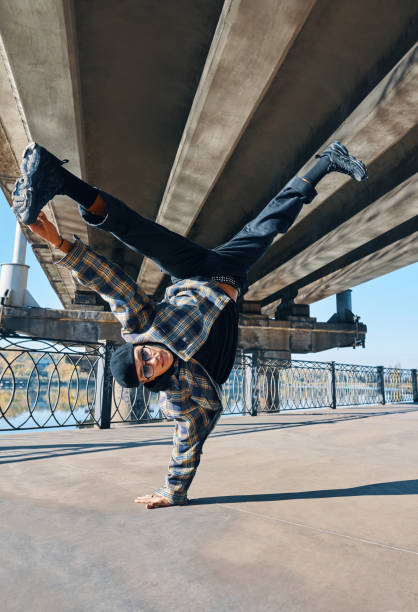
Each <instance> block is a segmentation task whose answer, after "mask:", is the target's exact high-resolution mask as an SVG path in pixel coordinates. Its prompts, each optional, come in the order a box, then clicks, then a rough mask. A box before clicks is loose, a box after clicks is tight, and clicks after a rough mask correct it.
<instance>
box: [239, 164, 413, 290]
mask: <svg viewBox="0 0 418 612" xmlns="http://www.w3.org/2000/svg"><path fill="white" fill-rule="evenodd" d="M417 215H418V173H417V174H414V175H413V176H412V177H410V178H409V179H407V180H406V181H404V182H403V183H402V184H401V185H399V186H398V187H396V188H395V189H393V190H392V191H390V192H389V193H387V194H385V195H384V196H383V197H381V198H379V199H378V200H377V201H376V202H374V203H373V204H371V205H370V206H368V207H367V208H366V209H364V210H362V211H361V212H359V213H357V214H356V215H354V216H353V217H350V219H348V220H347V221H346V222H345V223H342V224H341V225H340V226H338V227H337V228H335V229H334V230H332V231H331V232H329V233H328V234H326V235H325V236H323V237H322V238H320V239H319V240H317V241H316V242H315V243H314V244H313V245H312V246H311V247H309V248H307V249H305V250H304V251H302V252H301V253H300V254H298V255H296V256H295V257H294V258H293V259H291V260H290V261H289V262H286V263H285V264H283V265H282V266H280V267H279V268H278V269H277V270H275V271H274V272H272V273H270V274H268V275H266V277H265V278H263V279H262V281H260V283H256V284H255V285H254V286H252V287H251V289H250V291H249V294H250V295H251V296H252V299H254V295H256V285H257V287H259V286H261V284H262V286H263V287H266V290H267V291H266V296H265V300H267V299H269V297H270V296H271V289H270V290H268V289H267V286H266V285H267V279H270V282H274V281H275V284H276V285H277V278H278V276H280V282H281V284H282V286H283V287H289V286H290V285H293V284H296V285H298V284H300V285H301V286H303V283H304V280H303V279H304V278H307V279H309V277H310V276H312V275H313V274H315V273H316V272H318V274H320V273H321V270H322V269H323V268H325V267H326V266H327V265H330V266H332V265H333V263H334V261H335V263H336V265H340V262H341V260H343V259H344V257H346V258H349V257H350V253H352V252H353V253H354V251H355V250H358V249H359V248H361V247H363V250H364V249H366V247H367V244H369V243H370V245H371V247H370V248H372V249H373V250H376V249H377V250H378V249H379V246H378V245H379V238H381V239H382V241H383V236H384V235H385V234H386V233H392V234H394V237H393V239H392V241H393V242H395V241H396V238H397V236H396V233H395V232H391V230H393V227H394V223H396V227H398V226H401V225H403V224H405V225H408V226H409V225H410V224H409V223H408V222H409V221H410V220H411V219H413V218H414V217H416V216H417ZM412 226H413V224H412ZM381 246H384V245H383V244H382V245H381ZM368 254H369V253H367V251H366V253H365V255H368ZM356 280H358V279H356ZM347 281H348V278H347ZM308 282H309V281H308ZM305 284H306V283H305ZM346 289H350V286H347V287H346Z"/></svg>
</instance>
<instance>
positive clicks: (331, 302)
mask: <svg viewBox="0 0 418 612" xmlns="http://www.w3.org/2000/svg"><path fill="white" fill-rule="evenodd" d="M0 228H1V230H0V231H1V239H0V263H9V262H11V260H12V255H13V243H14V234H15V228H16V223H15V218H14V215H13V214H12V212H11V210H10V207H9V204H8V203H7V201H6V198H5V197H4V195H3V193H2V191H1V190H0ZM26 263H27V264H28V265H29V266H30V268H29V275H28V289H29V291H30V292H31V294H32V295H33V297H34V298H35V300H36V301H37V302H38V303H39V305H40V306H42V307H44V308H62V305H61V302H60V301H59V299H58V297H57V295H56V293H55V292H54V291H53V289H52V287H51V286H50V284H49V281H48V279H47V277H46V276H45V274H44V272H43V270H42V268H41V266H40V265H39V263H38V261H37V259H36V257H35V256H34V254H33V252H32V249H31V247H30V246H29V245H28V248H27V255H26ZM351 299H352V309H353V312H354V314H356V315H359V316H360V321H361V322H362V323H365V324H366V325H367V335H366V348H364V349H363V348H356V349H354V350H353V349H352V348H340V349H332V350H329V351H322V352H320V353H309V354H306V355H299V354H294V355H293V358H294V359H308V360H309V361H337V362H339V363H358V364H364V365H383V366H386V367H393V366H396V367H402V368H418V263H415V264H412V265H410V266H407V267H405V268H402V269H400V270H397V271H395V272H391V273H390V274H386V275H384V276H381V277H379V278H376V279H374V280H372V281H369V282H367V283H364V284H362V285H358V286H357V287H354V288H353V292H352V295H351ZM335 311H336V300H335V296H331V297H328V298H326V299H324V300H321V301H320V302H316V303H314V304H312V305H311V312H310V314H311V316H312V317H316V318H317V320H318V321H327V320H328V319H329V318H330V317H331V316H332V315H333V314H334V312H335Z"/></svg>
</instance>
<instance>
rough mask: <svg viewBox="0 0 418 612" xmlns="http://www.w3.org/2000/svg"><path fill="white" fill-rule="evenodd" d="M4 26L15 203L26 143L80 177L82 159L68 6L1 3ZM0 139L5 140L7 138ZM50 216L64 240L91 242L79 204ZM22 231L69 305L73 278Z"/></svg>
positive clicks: (58, 203) (47, 0)
mask: <svg viewBox="0 0 418 612" xmlns="http://www.w3.org/2000/svg"><path fill="white" fill-rule="evenodd" d="M0 22H1V24H2V45H3V47H2V67H1V71H2V73H1V75H0V82H1V90H0V95H1V102H2V104H1V105H0V108H1V111H0V112H1V115H0V118H1V122H2V123H3V125H4V126H5V130H7V139H8V142H9V150H8V154H7V156H5V157H6V158H8V159H9V162H8V165H9V166H10V167H13V174H12V176H11V181H9V183H8V184H7V190H6V197H7V198H8V200H9V202H10V203H11V189H12V186H13V183H14V179H15V178H16V177H17V176H18V175H19V164H20V159H21V154H22V151H23V149H24V147H25V146H26V144H27V143H28V142H30V141H31V140H36V141H38V142H40V143H41V144H43V145H44V146H46V147H47V148H49V149H50V150H51V151H53V152H54V153H56V154H57V155H58V156H59V157H62V158H64V157H68V158H69V159H70V163H69V166H68V167H69V169H70V170H71V171H73V172H75V173H76V174H78V175H79V174H80V156H79V148H78V137H77V121H76V116H75V108H74V96H73V82H72V78H71V70H70V58H69V53H68V39H67V32H66V25H65V15H64V3H61V2H56V1H55V0H43V1H42V2H41V3H39V2H38V3H34V2H31V1H30V0H16V1H15V2H2V3H0ZM5 76H7V78H5ZM1 141H2V142H4V136H1ZM9 174H10V171H9ZM46 213H47V215H48V217H49V218H50V219H51V220H52V221H54V222H55V223H56V224H57V225H58V227H59V230H60V233H61V234H62V235H63V236H65V237H66V238H71V236H72V234H73V232H75V231H76V232H77V234H78V235H79V236H80V237H81V238H83V239H84V240H86V241H87V240H88V236H87V231H86V228H85V226H84V224H82V223H80V221H79V217H78V213H77V209H76V206H75V205H74V204H73V203H70V202H69V201H68V199H67V198H64V197H56V198H54V201H53V202H51V203H50V204H49V206H48V207H47V208H46ZM24 233H25V235H26V237H27V238H28V239H29V241H30V242H32V243H33V245H34V252H35V255H36V257H37V258H38V260H39V262H40V263H41V265H42V267H43V268H44V270H45V273H46V275H47V276H48V278H49V280H50V282H51V285H52V286H53V288H54V289H55V290H56V291H57V293H58V294H59V296H60V299H61V300H62V302H63V304H64V305H65V306H68V305H69V304H70V303H71V297H72V296H73V294H74V282H73V280H72V277H71V274H70V273H69V272H68V271H66V270H57V269H56V266H55V265H54V260H55V258H56V254H55V253H54V252H53V250H51V249H50V248H49V247H48V245H46V243H45V242H44V241H43V240H41V239H39V238H37V237H35V236H33V235H32V234H31V232H30V231H29V230H27V229H26V228H25V229H24Z"/></svg>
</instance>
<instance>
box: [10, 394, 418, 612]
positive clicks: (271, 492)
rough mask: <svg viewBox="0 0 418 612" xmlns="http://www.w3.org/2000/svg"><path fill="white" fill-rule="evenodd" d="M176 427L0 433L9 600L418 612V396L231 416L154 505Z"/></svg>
mask: <svg viewBox="0 0 418 612" xmlns="http://www.w3.org/2000/svg"><path fill="white" fill-rule="evenodd" d="M171 428H172V426H171V425H170V424H166V423H162V424H156V425H144V426H130V427H129V426H125V427H117V428H114V429H112V430H110V431H98V430H86V431H58V432H39V433H25V434H8V435H3V436H1V437H0V445H1V448H0V462H1V463H2V465H1V466H0V489H1V491H0V493H1V502H0V511H1V516H0V547H1V550H0V552H1V559H2V563H1V567H0V590H1V609H2V611H4V612H12V611H13V612H14V611H19V612H20V611H23V610H25V611H30V612H37V611H39V612H49V611H51V612H52V611H54V612H55V611H56V610H59V611H60V612H66V611H74V610H75V611H80V612H81V611H83V612H84V611H86V610H92V611H94V612H99V611H109V612H110V611H112V612H125V611H135V612H136V611H149V610H179V611H182V612H183V611H189V610H190V611H191V610H193V611H194V610H199V611H200V610H203V611H209V610H210V611H213V610H215V611H218V610H234V611H235V610H242V611H245V612H248V611H250V612H252V611H261V610H263V611H266V610H280V611H283V610H286V611H287V610H291V611H293V610H295V611H296V610H297V611H305V610H306V611H308V612H316V611H318V612H327V611H330V612H331V611H332V612H344V611H356V612H359V611H360V612H367V611H376V612H382V611H385V612H395V611H396V612H400V611H410V612H416V610H418V444H417V438H418V406H412V405H398V406H385V407H382V406H380V407H364V408H354V409H353V408H341V409H338V410H337V411H330V410H327V411H321V412H319V411H316V412H314V411H312V412H309V413H294V414H289V413H286V414H281V415H275V416H265V415H260V416H258V417H256V418H251V417H234V418H227V417H225V418H224V419H222V420H221V421H220V423H219V425H218V427H217V429H216V430H215V432H214V434H213V435H212V436H211V437H210V438H209V440H208V442H207V444H206V446H205V452H204V455H203V458H202V463H201V466H200V468H199V471H198V474H197V477H196V479H195V482H194V483H193V485H192V488H191V491H190V494H191V497H192V498H193V504H191V505H190V506H187V507H176V508H166V509H160V510H153V511H147V510H145V509H144V508H143V507H142V506H139V505H136V504H134V503H132V500H133V499H134V497H135V496H136V495H138V494H141V493H147V492H150V491H151V490H152V488H153V487H157V486H159V485H160V484H161V482H162V480H163V477H164V474H165V467H166V464H167V460H168V456H169V453H170V445H171Z"/></svg>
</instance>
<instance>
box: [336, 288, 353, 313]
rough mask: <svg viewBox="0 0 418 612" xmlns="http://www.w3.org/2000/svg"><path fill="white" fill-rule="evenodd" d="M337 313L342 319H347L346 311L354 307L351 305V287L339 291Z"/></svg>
mask: <svg viewBox="0 0 418 612" xmlns="http://www.w3.org/2000/svg"><path fill="white" fill-rule="evenodd" d="M336 297H337V314H338V316H339V317H340V319H341V321H345V320H346V319H347V315H346V311H347V310H348V311H350V312H351V309H352V306H351V289H347V290H346V291H341V293H337V295H336Z"/></svg>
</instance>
